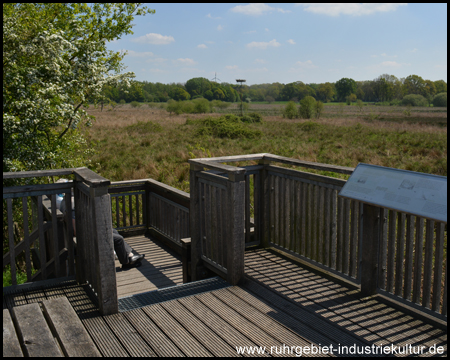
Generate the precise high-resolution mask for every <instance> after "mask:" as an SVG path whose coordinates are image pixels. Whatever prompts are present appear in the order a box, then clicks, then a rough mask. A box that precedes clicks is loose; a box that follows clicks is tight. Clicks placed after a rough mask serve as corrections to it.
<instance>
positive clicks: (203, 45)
mask: <svg viewBox="0 0 450 360" xmlns="http://www.w3.org/2000/svg"><path fill="white" fill-rule="evenodd" d="M197 47H198V48H199V49H207V48H208V47H207V46H206V45H205V44H200V45H197Z"/></svg>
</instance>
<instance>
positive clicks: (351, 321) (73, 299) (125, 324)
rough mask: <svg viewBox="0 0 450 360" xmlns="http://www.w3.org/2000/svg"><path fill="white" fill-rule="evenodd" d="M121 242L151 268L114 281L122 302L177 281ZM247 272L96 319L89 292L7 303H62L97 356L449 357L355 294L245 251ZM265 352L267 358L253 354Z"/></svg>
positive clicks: (409, 320)
mask: <svg viewBox="0 0 450 360" xmlns="http://www.w3.org/2000/svg"><path fill="white" fill-rule="evenodd" d="M127 241H129V243H130V244H133V245H132V246H135V244H136V246H135V250H136V251H138V252H145V254H146V260H145V261H148V264H143V266H142V267H140V268H137V269H130V270H127V271H119V272H118V273H117V279H118V280H117V283H118V286H119V288H122V293H127V291H130V289H131V288H133V287H135V288H136V289H140V291H139V292H142V291H145V290H143V289H146V288H151V287H152V286H153V287H155V288H156V286H157V285H160V284H166V285H163V286H167V284H170V283H176V282H177V281H178V280H177V276H179V275H176V274H177V271H178V269H177V267H179V268H180V269H179V271H180V273H181V266H180V261H179V258H177V256H176V255H174V254H173V253H171V252H170V251H166V250H165V249H164V248H163V247H162V246H160V245H158V244H156V243H155V242H152V241H150V240H149V239H143V238H135V239H132V238H129V239H127ZM150 250H152V251H153V253H152V252H151V251H150ZM147 251H149V252H147ZM150 254H151V255H150ZM153 255H155V256H156V257H155V258H153V259H152V256H153ZM158 256H160V257H159V258H158ZM149 260H151V261H149ZM144 265H145V266H147V269H145V268H144ZM131 270H136V271H131ZM245 272H246V275H245V281H244V282H243V283H242V284H241V285H240V286H232V287H227V288H223V289H220V290H214V291H210V292H205V293H200V294H196V295H190V296H186V297H183V298H179V299H176V300H169V301H166V302H162V303H158V304H153V305H148V306H144V307H142V308H139V309H134V310H130V311H125V312H122V313H119V314H114V315H108V316H101V315H100V313H99V311H98V307H97V306H96V305H95V304H94V303H93V302H92V300H91V298H90V296H89V295H88V292H87V291H86V287H85V286H82V285H77V284H76V283H75V282H74V281H72V282H67V283H65V284H64V286H62V287H48V288H42V289H33V290H32V291H29V292H27V291H19V292H18V293H17V294H12V295H7V296H4V299H3V300H4V301H3V304H4V308H8V309H9V310H7V311H11V309H12V308H16V307H20V306H21V305H22V304H29V303H37V302H40V301H43V300H45V299H53V298H57V297H61V296H65V297H67V299H68V300H69V303H70V305H71V306H72V307H73V309H74V310H75V312H76V314H77V316H78V317H79V318H80V320H81V323H82V324H83V326H84V328H85V329H86V330H87V333H88V334H89V337H90V338H91V339H92V341H93V343H94V344H95V346H96V348H97V350H98V351H99V353H100V354H101V355H102V356H202V355H203V356H233V355H238V354H237V350H236V348H237V347H246V346H247V347H250V346H251V347H255V348H256V349H257V351H254V352H253V353H245V354H243V355H244V356H261V355H266V356H286V355H290V356H296V353H295V352H294V350H293V349H295V348H297V351H298V349H300V347H305V346H310V344H316V346H317V348H320V349H324V347H330V346H331V345H332V346H333V347H334V349H337V348H338V346H341V347H342V346H348V347H350V346H354V345H356V346H358V347H359V348H361V349H362V348H363V347H370V346H372V345H374V344H375V345H381V344H383V345H391V344H394V345H397V346H402V345H412V346H416V347H417V346H425V347H426V349H428V348H429V347H430V346H433V345H436V346H442V347H443V348H444V349H445V352H444V354H443V355H446V354H447V333H446V331H444V330H441V329H439V328H437V327H433V326H432V325H430V324H427V323H424V322H423V321H422V320H420V319H417V318H414V317H413V316H410V315H407V314H405V313H403V312H402V311H400V310H398V309H394V308H392V307H390V306H388V305H386V304H385V303H381V302H380V301H379V300H378V299H376V298H373V297H370V298H360V297H359V296H358V291H357V290H355V289H354V288H352V287H351V286H343V285H341V284H337V283H334V282H332V281H331V280H328V279H326V278H323V277H321V276H319V275H317V274H316V273H313V272H311V271H309V270H307V269H305V268H302V267H299V266H298V265H297V264H294V263H293V262H291V261H289V260H287V259H284V258H281V257H278V256H277V255H275V254H274V253H272V252H270V251H267V250H254V251H253V250H252V251H249V252H247V253H246V256H245ZM162 279H165V280H166V281H165V282H164V281H163V280H162ZM180 282H181V281H180ZM133 291H135V290H133ZM136 291H138V290H136ZM283 346H285V348H286V349H287V353H286V349H285V350H284V351H285V353H277V352H273V351H271V348H272V347H276V348H277V350H278V352H279V351H280V350H281V349H282V347H283ZM263 347H265V349H264V348H263ZM289 348H290V349H291V350H290V351H289ZM261 350H265V353H264V354H258V351H261ZM318 355H326V356H327V355H328V354H318ZM333 355H337V356H344V355H345V356H347V354H338V353H336V352H334V353H333ZM350 355H351V354H350ZM355 355H356V356H360V355H358V354H355ZM397 356H402V355H401V354H398V355H397ZM423 356H430V354H428V353H425V354H423Z"/></svg>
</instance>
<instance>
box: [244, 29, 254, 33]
mask: <svg viewBox="0 0 450 360" xmlns="http://www.w3.org/2000/svg"><path fill="white" fill-rule="evenodd" d="M244 34H256V30H250V31H246V32H244Z"/></svg>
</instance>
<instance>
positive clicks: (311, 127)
mask: <svg viewBox="0 0 450 360" xmlns="http://www.w3.org/2000/svg"><path fill="white" fill-rule="evenodd" d="M299 127H300V129H301V130H302V131H306V132H311V131H316V130H318V129H320V128H322V127H323V125H321V124H318V123H316V122H314V121H305V122H304V123H301V124H299Z"/></svg>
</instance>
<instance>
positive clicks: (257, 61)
mask: <svg viewBox="0 0 450 360" xmlns="http://www.w3.org/2000/svg"><path fill="white" fill-rule="evenodd" d="M255 63H258V64H266V63H267V61H266V60H264V59H255Z"/></svg>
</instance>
